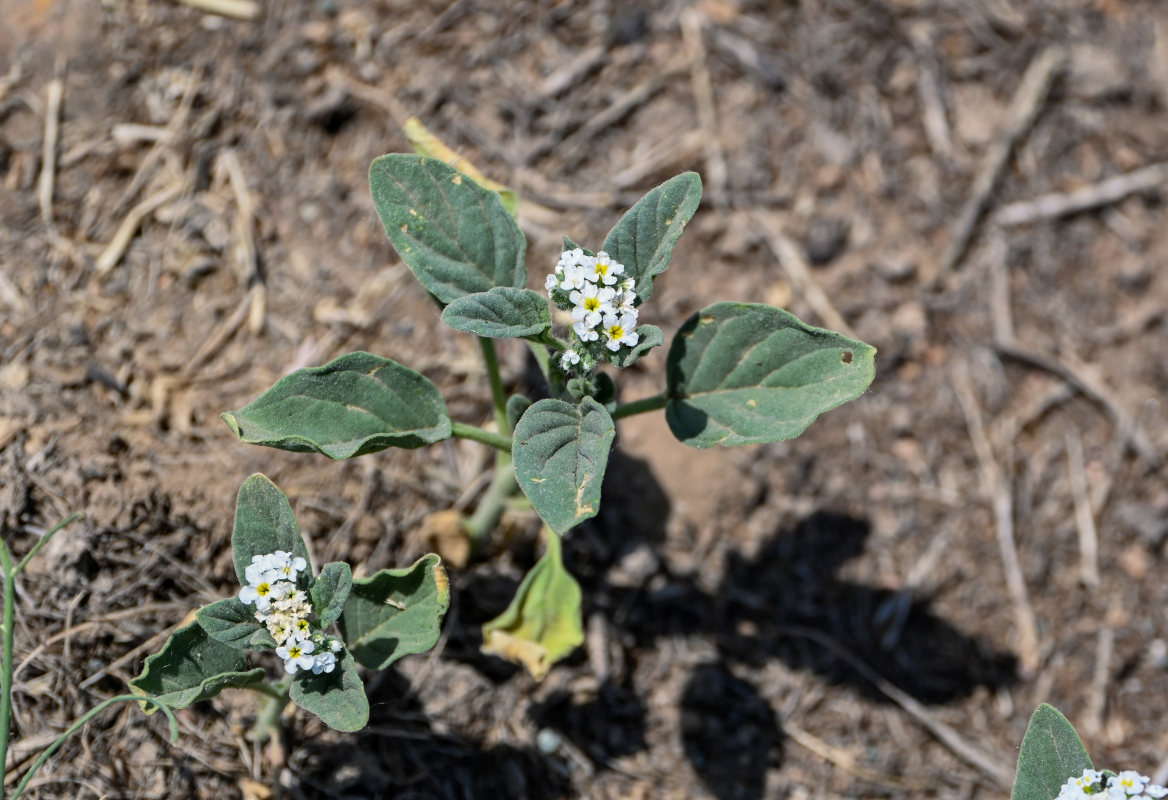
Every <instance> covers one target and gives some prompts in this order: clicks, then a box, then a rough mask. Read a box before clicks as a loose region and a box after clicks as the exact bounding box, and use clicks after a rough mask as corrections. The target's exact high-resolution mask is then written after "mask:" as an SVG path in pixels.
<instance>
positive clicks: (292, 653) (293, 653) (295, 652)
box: [288, 647, 303, 658]
mask: <svg viewBox="0 0 1168 800" xmlns="http://www.w3.org/2000/svg"><path fill="white" fill-rule="evenodd" d="M302 652H303V651H302V650H301V649H300V648H299V647H289V648H288V657H289V658H300V654H301V653H302Z"/></svg>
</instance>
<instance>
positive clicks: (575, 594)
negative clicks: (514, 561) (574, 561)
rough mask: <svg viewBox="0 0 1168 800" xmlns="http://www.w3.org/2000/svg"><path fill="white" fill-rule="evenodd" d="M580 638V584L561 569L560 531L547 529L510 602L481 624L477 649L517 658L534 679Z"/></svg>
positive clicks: (582, 635)
mask: <svg viewBox="0 0 1168 800" xmlns="http://www.w3.org/2000/svg"><path fill="white" fill-rule="evenodd" d="M583 643H584V628H583V625H582V624H581V619H580V584H578V583H576V579H575V578H573V577H572V575H571V574H570V573H569V572H568V571H567V570H566V569H564V562H563V558H562V557H561V554H560V537H559V536H558V535H556V534H555V533H552V532H550V531H549V532H548V537H547V551H546V552H544V554H543V558H541V559H540V560H539V561H538V562H536V565H535V566H534V567H532V568H531V571H530V572H528V573H527V575H526V576H525V577H524V578H523V583H521V584H519V589H518V591H516V592H515V598H514V599H513V600H512V601H511V605H509V606H507V610H506V611H504V612H503V613H502V614H500V615H499V616H497V617H495V618H494V619H493V620H491V621H490V622H488V623H486V624H485V625H483V646H482V651H483V652H484V653H487V654H490V655H496V656H499V657H500V658H504V659H506V660H507V661H510V662H511V663H513V664H522V665H523V666H524V667H526V668H527V671H528V672H530V673H531V676H532V677H533V678H535V679H536V680H537V681H538V680H542V679H543V677H544V675H546V674H547V671H548V669H549V668H550V667H551V665H552V664H554V663H556V662H557V661H559V660H560V659H562V658H564V657H565V656H567V655H568V654H569V653H571V652H572V651H573V650H575V649H576V648H577V647H579V646H580V645H581V644H583Z"/></svg>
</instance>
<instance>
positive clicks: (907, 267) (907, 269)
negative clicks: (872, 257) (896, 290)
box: [872, 255, 917, 283]
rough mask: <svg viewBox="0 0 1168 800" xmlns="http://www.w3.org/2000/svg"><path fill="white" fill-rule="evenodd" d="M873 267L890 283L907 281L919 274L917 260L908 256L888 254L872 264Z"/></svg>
mask: <svg viewBox="0 0 1168 800" xmlns="http://www.w3.org/2000/svg"><path fill="white" fill-rule="evenodd" d="M872 268H873V269H874V270H876V274H877V275H879V276H880V277H881V278H883V279H884V280H886V281H888V282H889V283H906V282H907V281H910V280H912V279H913V278H914V277H916V274H917V262H916V261H914V260H912V259H911V258H908V257H907V256H899V255H891V256H888V257H887V258H883V259H881V260H879V261H877V262H876V263H874V264H872Z"/></svg>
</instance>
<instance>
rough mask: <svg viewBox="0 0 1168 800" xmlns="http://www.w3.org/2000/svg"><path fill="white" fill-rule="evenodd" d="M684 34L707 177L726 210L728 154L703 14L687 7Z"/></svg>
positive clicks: (714, 196) (716, 202) (712, 195)
mask: <svg viewBox="0 0 1168 800" xmlns="http://www.w3.org/2000/svg"><path fill="white" fill-rule="evenodd" d="M681 35H682V38H683V39H684V40H685V49H686V52H687V54H688V55H689V69H690V84H691V86H692V87H693V94H694V104H695V105H696V106H697V111H698V124H699V125H700V126H701V129H702V133H703V134H705V135H704V137H703V141H702V145H703V148H704V150H705V156H706V175H705V178H706V182H707V183H708V184H709V187H710V189H709V193H710V198H711V199H712V200H713V201H714V205H715V206H717V207H718V208H723V207H725V205H726V178H727V168H726V155H725V153H724V152H723V151H722V140H721V138H720V137H719V127H718V109H717V106H716V105H715V103H714V86H713V82H712V81H711V80H710V61H709V57H708V56H707V54H706V45H705V42H704V41H703V40H702V14H701V12H700V11H698V10H697V9H696V8H693V7H691V8H688V9H686V10H685V11H684V12H683V13H682V15H681Z"/></svg>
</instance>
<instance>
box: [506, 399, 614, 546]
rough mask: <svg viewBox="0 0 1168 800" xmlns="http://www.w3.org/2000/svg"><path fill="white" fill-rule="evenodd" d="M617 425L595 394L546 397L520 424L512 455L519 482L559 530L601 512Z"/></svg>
mask: <svg viewBox="0 0 1168 800" xmlns="http://www.w3.org/2000/svg"><path fill="white" fill-rule="evenodd" d="M615 436H616V424H615V423H614V422H613V421H612V417H611V416H610V415H609V413H608V411H607V410H605V408H604V406H602V405H600V403H597V402H596V401H595V400H593V399H592V398H591V397H584V398H582V399H581V400H580V402H579V403H578V404H573V403H568V402H566V401H564V400H552V399H544V400H540V401H538V402H536V403H535V404H534V405H532V406H531V408H529V409H527V412H526V413H524V415H523V417H522V418H521V419H520V420H519V424H518V425H516V426H515V435H514V437H513V438H512V445H511V455H512V457H513V458H514V460H515V475H516V477H517V478H518V479H519V486H520V488H521V489H523V493H524V494H525V495H527V499H528V500H530V501H531V505H532V506H533V507H534V508H535V511H536V513H537V514H539V516H540V517H541V518H542V519H543V520H544V522H546V523H547V524H548V526H549V527H550V528H551V529H552V530H553V531H555V532H556V533H563V532H564V531H566V530H568V529H569V528H571V527H572V526H574V525H576V524H578V523H580V522H583V521H584V520H586V519H588V518H590V517H594V516H596V512H597V511H599V510H600V486H601V483H602V482H603V480H604V470H605V467H606V466H607V465H608V451H609V449H610V448H611V447H612V440H613V438H614V437H615Z"/></svg>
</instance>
